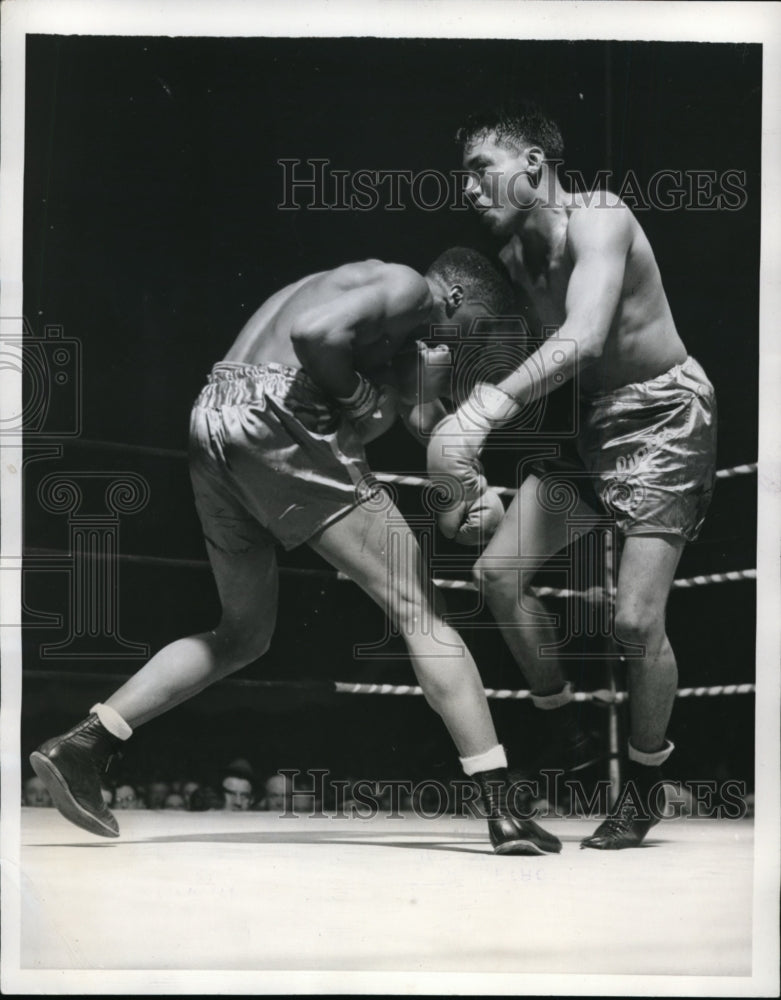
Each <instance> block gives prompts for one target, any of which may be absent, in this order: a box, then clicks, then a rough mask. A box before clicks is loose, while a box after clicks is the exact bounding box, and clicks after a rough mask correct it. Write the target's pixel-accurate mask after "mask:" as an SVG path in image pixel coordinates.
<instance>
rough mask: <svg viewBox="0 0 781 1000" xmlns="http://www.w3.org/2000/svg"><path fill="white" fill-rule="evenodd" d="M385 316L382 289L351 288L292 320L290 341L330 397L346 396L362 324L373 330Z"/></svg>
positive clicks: (355, 380) (354, 376) (354, 375)
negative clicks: (356, 342)
mask: <svg viewBox="0 0 781 1000" xmlns="http://www.w3.org/2000/svg"><path fill="white" fill-rule="evenodd" d="M384 315H385V300H384V296H383V293H382V288H381V287H380V286H379V285H377V284H375V283H372V284H370V285H366V286H363V287H361V288H353V289H351V290H349V291H346V292H344V294H342V295H340V296H339V297H338V298H336V299H334V300H333V301H331V302H327V303H325V304H323V305H319V306H318V307H317V308H316V309H310V310H308V311H307V312H304V313H302V314H301V315H300V316H299V317H298V318H297V319H296V321H295V323H294V325H293V327H292V329H291V331H290V340H291V342H292V344H293V350H294V351H295V353H296V357H297V358H298V360H299V361H300V362H301V366H302V367H303V368H304V370H305V371H306V373H307V374H308V375H309V376H310V377H311V378H312V379H314V381H315V382H317V384H318V385H320V386H321V387H322V388H323V389H325V391H326V392H327V393H329V394H330V395H331V396H349V395H350V394H351V393H352V392H354V391H355V388H356V386H357V384H358V375H357V373H356V370H355V360H354V347H355V341H356V338H357V337H358V336H359V331H360V330H361V328H362V327H367V326H369V327H370V328H372V329H375V328H376V327H378V326H379V324H380V323H381V321H382V319H383V318H384Z"/></svg>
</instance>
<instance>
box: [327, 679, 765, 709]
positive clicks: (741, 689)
mask: <svg viewBox="0 0 781 1000" xmlns="http://www.w3.org/2000/svg"><path fill="white" fill-rule="evenodd" d="M334 685H335V688H336V691H337V693H338V694H384V695H415V696H418V695H422V694H423V689H422V688H421V687H417V686H415V685H413V684H360V683H357V682H356V683H353V682H352V681H335V682H334ZM755 692H756V685H755V684H714V685H712V686H711V687H690V688H679V689H678V691H676V697H678V698H715V697H717V696H719V695H735V694H754V693H755ZM485 695H486V698H489V699H493V700H498V701H505V700H512V701H522V700H524V699H527V698H531V691H512V690H510V689H507V688H486V689H485ZM573 697H574V700H575V701H595V702H597V703H599V704H601V705H611V704H620V703H621V702H624V701H627V700H628V698H629V695H628V693H627V692H626V691H615V692H612V691H607V690H605V689H602V690H598V691H576V692H575V693H574V696H573Z"/></svg>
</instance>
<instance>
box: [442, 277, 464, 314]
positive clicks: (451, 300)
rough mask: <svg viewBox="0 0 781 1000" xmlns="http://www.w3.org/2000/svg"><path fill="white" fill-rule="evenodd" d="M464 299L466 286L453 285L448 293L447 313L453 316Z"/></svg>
mask: <svg viewBox="0 0 781 1000" xmlns="http://www.w3.org/2000/svg"><path fill="white" fill-rule="evenodd" d="M463 301H464V286H463V285H458V284H456V285H451V286H450V291H449V292H448V295H447V306H446V309H445V311H446V313H447V315H448V317H450V316H453V315H454V314H455V312H456V310H457V309H458V308H459V306H460V305H461V303H462V302H463Z"/></svg>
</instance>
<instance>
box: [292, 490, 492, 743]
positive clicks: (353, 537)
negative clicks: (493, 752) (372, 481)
mask: <svg viewBox="0 0 781 1000" xmlns="http://www.w3.org/2000/svg"><path fill="white" fill-rule="evenodd" d="M310 545H311V546H312V548H313V549H314V550H315V551H316V552H318V553H319V554H320V555H322V556H323V557H324V558H325V559H327V560H328V562H330V563H331V565H332V566H334V567H336V569H338V570H341V571H342V572H343V573H346V574H347V575H348V576H349V577H350V578H351V579H352V580H354V581H355V582H356V583H357V584H358V585H359V586H360V587H361V588H362V589H363V590H364V591H365V592H366V593H367V594H368V595H369V596H370V597H371V598H373V599H374V600H375V601H376V602H377V604H379V605H380V607H381V608H382V609H383V610H384V611H385V612H386V613H387V614H388V616H389V618H390V619H391V621H392V622H394V624H395V625H396V626H397V628H398V630H399V632H400V634H401V636H402V637H403V639H404V641H405V642H406V645H407V648H408V650H409V654H410V658H411V660H412V665H413V668H414V670H415V674H416V676H417V678H418V681H419V683H420V685H421V687H422V688H423V691H424V694H425V696H426V700H427V701H428V703H429V704H430V705H431V707H432V708H433V709H434V711H436V712H437V713H438V714H439V715H440V716H441V717H442V719H443V721H444V723H445V725H446V727H447V729H448V732H449V733H450V735H451V737H452V739H453V742H454V743H455V745H456V747H457V748H458V752H459V754H460V755H461V756H462V757H472V756H475V755H477V754H481V753H484V752H485V751H486V750H489V749H491V748H492V747H495V746H496V744H497V742H498V740H497V736H496V730H495V729H494V724H493V720H492V718H491V713H490V711H489V708H488V702H487V701H486V697H485V691H484V689H483V684H482V681H481V679H480V675H479V673H478V671H477V667H476V666H475V662H474V660H473V659H472V656H471V654H470V652H469V650H468V649H467V648H466V646H465V644H464V642H463V640H462V639H461V638H460V636H459V635H458V633H457V632H456V631H455V630H454V629H452V628H451V627H449V626H447V625H445V624H444V622H443V621H442V618H441V617H440V615H439V614H438V613H437V611H436V609H435V601H434V599H433V595H432V591H431V581H430V580H425V581H424V580H423V579H422V570H423V567H422V566H421V553H420V548H419V546H418V543H417V540H416V539H415V536H414V534H413V532H412V530H411V529H410V528H409V526H408V525H407V523H406V522H405V521H404V519H403V517H402V515H401V514H400V512H399V511H398V510H397V509H396V508H395V507H393V506H391V507H390V508H389V509H387V510H384V511H383V512H381V513H378V512H377V511H372V510H369V509H367V508H366V507H356V508H354V509H353V510H352V511H350V513H349V514H346V515H345V516H344V517H342V518H340V519H339V520H338V521H336V522H334V523H333V524H331V525H329V526H328V527H327V528H325V529H324V530H323V531H322V532H321V533H320V534H319V535H318V536H316V537H315V538H314V539H312V540H311V541H310Z"/></svg>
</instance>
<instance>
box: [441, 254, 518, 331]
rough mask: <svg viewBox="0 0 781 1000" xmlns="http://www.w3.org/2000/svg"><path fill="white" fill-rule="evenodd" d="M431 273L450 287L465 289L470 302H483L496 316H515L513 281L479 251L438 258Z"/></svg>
mask: <svg viewBox="0 0 781 1000" xmlns="http://www.w3.org/2000/svg"><path fill="white" fill-rule="evenodd" d="M428 273H429V275H439V276H440V277H441V278H442V279H443V280H444V281H445V282H446V283H447V284H448V285H462V286H463V288H464V295H465V297H466V299H467V300H469V301H473V302H474V301H477V302H482V303H483V304H484V305H485V307H486V309H487V310H489V311H490V312H492V313H493V314H494V315H496V316H508V315H511V314H513V311H514V301H515V300H514V296H513V290H512V287H511V286H510V283H509V281H508V280H507V279H506V278H505V277H504V275H503V274H502V273H501V272H500V271H499V269H498V268H497V267H496V266H495V265H494V264H493V263H492V262H491V261H490V260H489V259H488V257H486V256H485V254H482V253H480V252H479V251H478V250H472V249H471V247H451V248H450V249H449V250H445V252H444V253H442V254H440V255H439V257H437V259H436V260H435V261H434V263H433V264H432V265H431V266H430V267H429V269H428Z"/></svg>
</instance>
